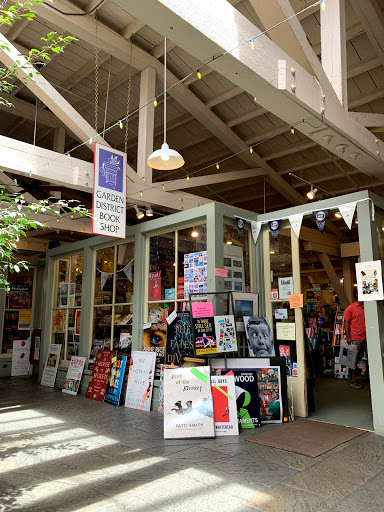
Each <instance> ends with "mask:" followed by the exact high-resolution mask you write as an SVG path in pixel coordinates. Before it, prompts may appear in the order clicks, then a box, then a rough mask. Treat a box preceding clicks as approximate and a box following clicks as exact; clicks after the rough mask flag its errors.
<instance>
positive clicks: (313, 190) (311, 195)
mask: <svg viewBox="0 0 384 512" xmlns="http://www.w3.org/2000/svg"><path fill="white" fill-rule="evenodd" d="M316 192H317V188H315V187H313V186H312V185H311V190H310V191H309V192H307V197H308V199H310V200H311V201H312V199H315V195H316Z"/></svg>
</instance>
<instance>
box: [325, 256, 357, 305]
mask: <svg viewBox="0 0 384 512" xmlns="http://www.w3.org/2000/svg"><path fill="white" fill-rule="evenodd" d="M319 260H320V261H321V264H322V265H323V267H324V269H325V271H326V273H327V276H328V278H329V280H330V281H331V283H332V286H333V288H334V290H335V292H336V293H337V295H338V297H339V299H340V306H341V307H342V308H343V309H345V308H346V307H347V306H349V304H350V301H349V300H348V297H347V295H346V293H345V291H344V288H343V286H342V284H341V283H340V279H339V278H338V277H337V274H336V272H335V269H334V268H333V265H332V263H331V260H330V259H329V256H328V254H325V253H321V254H319Z"/></svg>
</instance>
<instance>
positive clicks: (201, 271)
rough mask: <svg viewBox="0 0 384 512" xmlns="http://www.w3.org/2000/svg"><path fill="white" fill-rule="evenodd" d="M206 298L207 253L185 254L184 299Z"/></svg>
mask: <svg viewBox="0 0 384 512" xmlns="http://www.w3.org/2000/svg"><path fill="white" fill-rule="evenodd" d="M190 293H198V294H199V295H195V296H194V297H205V294H206V293H207V251H202V252H192V253H189V254H184V298H186V299H187V298H188V297H189V294H190Z"/></svg>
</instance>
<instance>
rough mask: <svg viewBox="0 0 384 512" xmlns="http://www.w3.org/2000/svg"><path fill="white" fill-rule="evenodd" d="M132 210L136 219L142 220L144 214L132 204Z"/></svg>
mask: <svg viewBox="0 0 384 512" xmlns="http://www.w3.org/2000/svg"><path fill="white" fill-rule="evenodd" d="M133 209H134V210H135V212H136V217H137V218H138V219H142V218H143V217H144V212H143V211H141V210H139V208H138V207H137V204H134V205H133Z"/></svg>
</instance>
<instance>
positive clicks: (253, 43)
mask: <svg viewBox="0 0 384 512" xmlns="http://www.w3.org/2000/svg"><path fill="white" fill-rule="evenodd" d="M254 48H255V41H254V40H253V37H252V39H251V49H252V50H254Z"/></svg>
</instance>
